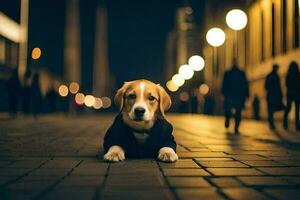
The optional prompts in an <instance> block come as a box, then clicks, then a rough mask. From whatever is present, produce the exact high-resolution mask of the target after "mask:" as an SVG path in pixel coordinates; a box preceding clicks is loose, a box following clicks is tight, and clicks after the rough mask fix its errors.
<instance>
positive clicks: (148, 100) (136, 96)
mask: <svg viewBox="0 0 300 200" xmlns="http://www.w3.org/2000/svg"><path fill="white" fill-rule="evenodd" d="M115 103H116V105H117V106H118V107H119V109H120V111H121V113H122V115H123V119H124V121H125V123H126V124H128V125H129V126H131V127H132V128H134V129H136V130H145V129H150V128H151V127H152V126H153V124H154V122H155V120H156V119H157V117H161V118H164V117H165V111H167V110H168V109H169V108H170V106H171V98H170V96H169V95H168V94H167V92H166V91H165V90H164V88H163V87H161V86H160V85H158V84H155V83H153V82H151V81H148V80H136V81H130V82H125V83H124V85H123V86H122V87H121V88H120V89H119V90H118V91H117V94H116V95H115Z"/></svg>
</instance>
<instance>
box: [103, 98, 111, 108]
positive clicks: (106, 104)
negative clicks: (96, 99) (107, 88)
mask: <svg viewBox="0 0 300 200" xmlns="http://www.w3.org/2000/svg"><path fill="white" fill-rule="evenodd" d="M101 100H102V104H103V105H102V107H103V108H109V107H110V106H111V100H110V98H109V97H102V98H101Z"/></svg>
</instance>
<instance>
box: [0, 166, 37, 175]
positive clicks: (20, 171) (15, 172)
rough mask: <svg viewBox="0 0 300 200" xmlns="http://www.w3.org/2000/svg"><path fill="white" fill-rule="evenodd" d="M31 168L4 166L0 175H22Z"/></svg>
mask: <svg viewBox="0 0 300 200" xmlns="http://www.w3.org/2000/svg"><path fill="white" fill-rule="evenodd" d="M31 170H32V169H30V168H25V169H24V168H2V169H1V170H0V176H22V175H25V174H27V173H29V172H30V171H31Z"/></svg>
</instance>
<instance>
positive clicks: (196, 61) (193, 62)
mask: <svg viewBox="0 0 300 200" xmlns="http://www.w3.org/2000/svg"><path fill="white" fill-rule="evenodd" d="M204 65H205V62H204V59H203V58H202V57H201V56H198V55H194V56H192V57H190V59H189V66H190V67H191V68H192V69H193V70H194V71H201V70H202V69H203V68H204Z"/></svg>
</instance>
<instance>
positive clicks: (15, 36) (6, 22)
mask: <svg viewBox="0 0 300 200" xmlns="http://www.w3.org/2000/svg"><path fill="white" fill-rule="evenodd" d="M0 22H1V23H0V35H3V36H4V37H6V38H8V39H10V40H11V41H13V42H16V43H19V42H20V38H21V27H20V25H19V24H18V23H17V22H15V21H14V20H12V19H10V18H9V17H8V16H6V15H5V14H4V13H3V12H1V11H0Z"/></svg>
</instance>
